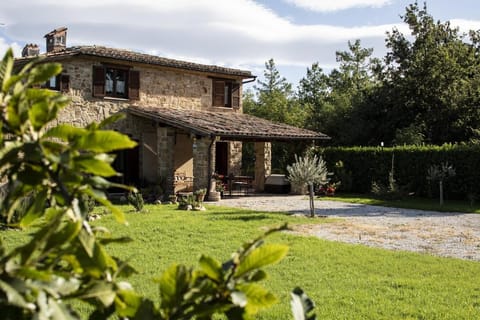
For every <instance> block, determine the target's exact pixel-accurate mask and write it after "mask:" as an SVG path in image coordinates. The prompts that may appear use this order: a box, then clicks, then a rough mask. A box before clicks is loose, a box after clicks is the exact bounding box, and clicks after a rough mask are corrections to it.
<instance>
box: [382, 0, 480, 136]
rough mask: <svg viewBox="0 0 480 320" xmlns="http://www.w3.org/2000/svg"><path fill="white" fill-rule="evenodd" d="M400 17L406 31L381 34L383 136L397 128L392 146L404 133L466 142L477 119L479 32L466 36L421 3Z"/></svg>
mask: <svg viewBox="0 0 480 320" xmlns="http://www.w3.org/2000/svg"><path fill="white" fill-rule="evenodd" d="M402 18H403V21H404V22H405V23H406V24H407V25H408V27H409V28H410V34H408V35H404V34H402V33H401V32H400V31H399V30H398V29H394V30H393V31H392V32H389V33H388V34H387V39H386V45H387V49H388V52H387V55H386V57H385V65H384V67H383V72H381V73H380V77H381V79H382V84H383V88H384V89H386V90H385V91H384V92H383V94H382V95H383V96H384V97H385V98H386V99H383V101H382V100H378V103H379V105H378V108H380V107H382V108H384V109H386V113H385V118H384V119H383V120H384V121H385V123H386V124H388V125H389V126H390V128H391V129H390V130H389V131H390V133H386V134H385V136H392V133H393V134H395V131H396V130H401V131H397V137H396V140H398V141H397V144H398V143H403V142H404V141H401V140H402V138H407V137H408V136H410V137H411V138H414V139H413V140H411V141H412V142H413V143H418V142H419V141H418V140H422V139H423V140H424V141H425V142H426V143H430V144H442V143H445V142H459V141H468V140H469V139H470V138H471V137H472V136H473V132H474V130H475V129H477V128H478V123H479V121H480V112H479V110H478V108H477V106H478V104H479V101H480V95H479V90H478V89H479V88H480V82H479V77H478V71H479V69H478V68H479V63H478V62H479V60H478V59H479V57H478V48H479V42H478V39H480V38H479V32H478V31H475V32H474V31H471V32H470V35H469V36H467V35H466V34H463V33H461V32H460V31H459V29H458V28H453V27H452V26H451V25H450V22H444V23H442V22H440V21H435V20H434V18H433V17H432V16H431V15H430V14H429V13H428V11H427V6H426V4H425V5H424V6H423V8H421V7H420V6H419V5H418V3H414V4H411V5H409V6H408V7H407V8H406V11H405V14H404V15H403V16H402ZM415 127H416V128H418V129H420V130H419V131H417V130H415V129H414V128H415ZM409 128H410V129H409ZM404 130H407V131H404ZM407 142H408V141H407Z"/></svg>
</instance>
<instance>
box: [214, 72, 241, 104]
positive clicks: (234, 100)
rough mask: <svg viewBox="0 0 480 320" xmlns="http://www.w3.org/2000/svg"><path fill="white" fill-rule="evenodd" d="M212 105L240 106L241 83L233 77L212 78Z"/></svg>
mask: <svg viewBox="0 0 480 320" xmlns="http://www.w3.org/2000/svg"><path fill="white" fill-rule="evenodd" d="M212 106H214V107H224V108H232V109H238V108H240V84H239V83H237V82H236V81H235V80H233V79H218V78H214V79H212Z"/></svg>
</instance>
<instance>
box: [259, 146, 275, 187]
mask: <svg viewBox="0 0 480 320" xmlns="http://www.w3.org/2000/svg"><path fill="white" fill-rule="evenodd" d="M271 172H272V145H271V143H270V142H255V191H259V192H261V191H264V190H265V177H266V176H269V175H270V174H271Z"/></svg>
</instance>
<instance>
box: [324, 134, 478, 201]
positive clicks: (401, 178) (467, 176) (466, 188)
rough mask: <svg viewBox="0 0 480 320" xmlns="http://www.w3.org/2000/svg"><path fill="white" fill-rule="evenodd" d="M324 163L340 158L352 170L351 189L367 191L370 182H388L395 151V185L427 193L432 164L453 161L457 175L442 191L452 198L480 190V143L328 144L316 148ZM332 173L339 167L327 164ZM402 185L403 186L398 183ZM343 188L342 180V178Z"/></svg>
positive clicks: (350, 171)
mask: <svg viewBox="0 0 480 320" xmlns="http://www.w3.org/2000/svg"><path fill="white" fill-rule="evenodd" d="M316 154H318V155H321V156H322V157H323V158H324V159H325V161H326V162H327V164H335V163H337V162H338V161H342V162H343V167H342V168H341V170H344V171H345V172H348V173H350V174H351V181H352V187H351V189H350V190H349V191H350V192H354V193H368V192H370V190H371V186H372V182H373V181H376V182H377V183H379V184H382V185H385V186H386V185H388V183H389V182H388V176H389V171H390V170H391V158H392V154H395V181H396V183H397V185H398V186H408V190H404V191H408V192H409V193H414V194H415V195H418V196H428V195H429V194H430V193H431V186H430V183H429V181H428V180H426V179H425V176H426V175H427V172H428V168H429V167H430V166H432V165H435V164H438V163H442V162H449V163H454V164H455V171H456V176H455V177H453V178H451V179H450V180H449V183H448V185H446V186H445V190H444V191H445V192H446V193H448V194H449V195H450V196H451V197H452V198H457V199H466V197H467V195H468V194H480V183H478V181H480V171H479V170H472V168H480V145H449V144H447V145H443V146H400V147H394V148H380V147H348V148H346V147H330V148H318V149H316ZM329 171H332V172H333V173H334V175H335V176H339V175H341V173H340V171H339V169H338V168H336V167H334V166H332V167H329ZM401 188H403V187H401ZM342 189H343V190H344V191H345V184H344V183H343V182H342Z"/></svg>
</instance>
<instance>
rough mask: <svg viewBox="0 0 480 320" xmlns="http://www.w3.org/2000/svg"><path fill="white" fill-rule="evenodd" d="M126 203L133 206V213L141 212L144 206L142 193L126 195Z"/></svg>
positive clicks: (136, 192)
mask: <svg viewBox="0 0 480 320" xmlns="http://www.w3.org/2000/svg"><path fill="white" fill-rule="evenodd" d="M127 201H128V203H129V204H130V205H132V206H133V208H134V209H135V211H137V212H141V211H142V210H143V206H144V204H145V202H144V200H143V196H142V193H141V192H139V191H131V192H129V193H128V196H127Z"/></svg>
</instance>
